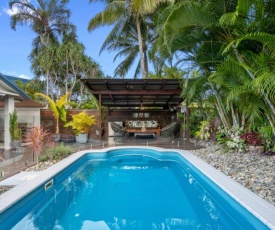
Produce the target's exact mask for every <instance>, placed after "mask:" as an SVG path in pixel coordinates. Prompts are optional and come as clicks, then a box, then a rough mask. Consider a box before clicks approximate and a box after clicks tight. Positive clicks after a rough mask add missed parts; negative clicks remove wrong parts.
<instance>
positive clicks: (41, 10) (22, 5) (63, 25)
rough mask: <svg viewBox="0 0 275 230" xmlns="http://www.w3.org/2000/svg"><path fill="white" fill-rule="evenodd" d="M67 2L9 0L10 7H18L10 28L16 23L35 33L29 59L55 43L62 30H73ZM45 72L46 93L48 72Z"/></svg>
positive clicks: (58, 0) (61, 0)
mask: <svg viewBox="0 0 275 230" xmlns="http://www.w3.org/2000/svg"><path fill="white" fill-rule="evenodd" d="M67 3H68V0H37V4H34V3H32V2H31V1H25V0H11V1H10V3H9V6H10V8H11V9H12V8H13V7H17V9H18V11H17V12H16V13H15V14H13V15H12V16H11V28H12V29H14V30H15V29H16V27H17V25H21V26H23V25H27V26H29V27H30V28H31V29H32V30H33V31H34V32H35V33H36V34H37V37H36V38H35V39H34V40H33V47H34V50H33V52H32V55H31V56H30V58H31V59H33V58H35V57H36V56H37V55H38V53H39V52H41V50H43V48H44V47H46V46H49V45H51V44H54V43H56V42H57V41H58V38H59V36H60V35H62V33H63V31H66V30H74V26H72V25H71V24H70V23H69V17H70V10H69V9H67V7H66V5H67ZM46 74H47V93H46V94H47V95H48V77H49V75H48V74H49V73H48V72H46Z"/></svg>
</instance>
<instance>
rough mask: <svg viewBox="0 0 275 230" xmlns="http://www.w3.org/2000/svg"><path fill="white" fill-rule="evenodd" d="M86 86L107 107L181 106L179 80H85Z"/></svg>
mask: <svg viewBox="0 0 275 230" xmlns="http://www.w3.org/2000/svg"><path fill="white" fill-rule="evenodd" d="M82 81H83V83H84V84H85V86H86V87H87V88H88V89H89V90H90V92H91V93H92V94H93V95H94V96H95V97H96V98H97V99H98V100H100V98H101V105H102V106H106V107H162V108H169V107H173V106H177V105H179V104H180V103H181V102H182V101H183V99H182V98H181V97H180V94H181V92H182V90H181V86H182V85H181V81H180V80H178V79H83V80H82Z"/></svg>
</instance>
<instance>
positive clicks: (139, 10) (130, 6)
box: [88, 0, 170, 78]
mask: <svg viewBox="0 0 275 230" xmlns="http://www.w3.org/2000/svg"><path fill="white" fill-rule="evenodd" d="M95 1H96V0H95ZM90 2H93V0H90ZM102 2H104V3H106V6H105V9H104V11H102V12H100V13H98V14H97V15H96V16H95V17H94V18H92V19H91V20H90V22H89V25H88V30H89V31H92V30H94V29H96V28H97V27H99V26H104V25H115V27H118V26H119V25H127V24H129V23H130V24H132V23H133V22H134V23H135V27H136V32H137V38H138V48H139V55H140V67H141V73H142V77H143V78H146V77H147V73H148V70H146V66H147V64H146V59H147V58H146V56H145V52H144V49H145V44H144V42H145V40H144V36H143V35H142V30H143V29H142V26H141V25H142V22H143V21H146V20H145V18H146V16H147V15H149V14H150V13H152V11H153V10H154V9H156V7H157V6H158V5H159V4H160V3H162V2H170V1H169V0H141V1H140V0H123V1H119V0H102ZM116 29H117V28H116ZM116 32H117V31H116ZM120 32H121V31H120ZM112 33H113V34H114V33H115V32H114V31H113V32H112ZM116 37H117V36H116ZM109 39H113V35H111V36H109ZM107 43H109V42H108V41H107ZM130 59H132V57H130ZM120 69H121V67H120ZM120 72H121V70H120Z"/></svg>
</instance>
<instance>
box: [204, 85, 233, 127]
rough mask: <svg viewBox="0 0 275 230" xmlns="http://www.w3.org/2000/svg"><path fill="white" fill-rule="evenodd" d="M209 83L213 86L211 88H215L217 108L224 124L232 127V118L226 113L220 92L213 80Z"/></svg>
mask: <svg viewBox="0 0 275 230" xmlns="http://www.w3.org/2000/svg"><path fill="white" fill-rule="evenodd" d="M209 84H210V86H211V88H212V90H213V94H214V96H215V98H216V102H217V103H216V108H217V111H218V113H219V116H220V118H221V121H222V123H223V125H224V126H225V127H227V128H229V129H230V128H231V123H230V119H229V118H228V116H227V114H226V111H225V109H224V106H223V104H222V100H221V98H220V95H219V94H218V92H217V90H216V89H215V87H214V85H213V84H212V83H211V82H209Z"/></svg>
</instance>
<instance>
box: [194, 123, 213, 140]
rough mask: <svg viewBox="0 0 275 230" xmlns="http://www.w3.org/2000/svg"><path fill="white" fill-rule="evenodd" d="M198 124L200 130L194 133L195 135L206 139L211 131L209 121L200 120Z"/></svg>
mask: <svg viewBox="0 0 275 230" xmlns="http://www.w3.org/2000/svg"><path fill="white" fill-rule="evenodd" d="M200 124H201V125H200V130H199V131H197V132H196V133H195V137H196V138H198V139H200V140H208V139H209V138H210V133H211V128H210V121H201V122H200Z"/></svg>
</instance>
